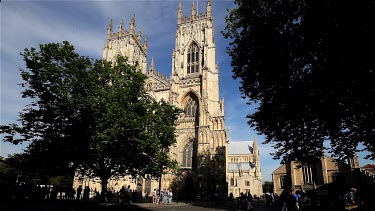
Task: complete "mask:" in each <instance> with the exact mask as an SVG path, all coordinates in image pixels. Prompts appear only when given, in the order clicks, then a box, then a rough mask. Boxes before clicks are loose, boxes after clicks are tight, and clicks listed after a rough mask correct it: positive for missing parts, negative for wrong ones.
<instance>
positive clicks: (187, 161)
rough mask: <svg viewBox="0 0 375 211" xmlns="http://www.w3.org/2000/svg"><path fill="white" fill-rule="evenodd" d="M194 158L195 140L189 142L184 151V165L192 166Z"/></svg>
mask: <svg viewBox="0 0 375 211" xmlns="http://www.w3.org/2000/svg"><path fill="white" fill-rule="evenodd" d="M192 160H193V142H188V143H187V144H186V145H185V147H184V151H183V152H182V166H183V167H191V166H192Z"/></svg>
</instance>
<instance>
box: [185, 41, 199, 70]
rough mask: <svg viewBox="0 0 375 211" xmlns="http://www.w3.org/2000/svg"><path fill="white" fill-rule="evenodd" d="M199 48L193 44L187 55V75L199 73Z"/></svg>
mask: <svg viewBox="0 0 375 211" xmlns="http://www.w3.org/2000/svg"><path fill="white" fill-rule="evenodd" d="M198 64H199V48H198V45H197V44H196V43H195V42H193V43H192V44H191V45H190V47H189V50H188V53H187V74H191V73H197V72H199V68H198V67H199V66H198Z"/></svg>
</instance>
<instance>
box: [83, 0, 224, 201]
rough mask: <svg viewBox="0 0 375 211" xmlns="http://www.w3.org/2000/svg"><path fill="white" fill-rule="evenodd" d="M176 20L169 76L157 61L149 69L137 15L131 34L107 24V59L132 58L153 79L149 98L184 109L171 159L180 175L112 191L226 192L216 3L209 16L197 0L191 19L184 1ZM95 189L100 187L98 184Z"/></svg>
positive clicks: (126, 182)
mask: <svg viewBox="0 0 375 211" xmlns="http://www.w3.org/2000/svg"><path fill="white" fill-rule="evenodd" d="M177 17H178V19H177V31H176V40H175V42H176V43H175V49H174V50H173V52H172V68H171V76H170V77H167V76H164V75H163V74H161V73H160V72H158V71H157V69H156V67H155V66H154V59H152V61H151V64H150V66H149V68H148V69H147V67H148V64H147V59H148V57H147V48H148V41H147V39H142V32H141V31H139V32H136V30H135V28H136V27H135V16H133V17H132V19H131V21H130V25H129V29H128V30H126V29H125V28H124V22H123V20H121V22H120V26H119V31H118V32H113V25H112V21H111V22H110V24H109V26H108V29H107V40H106V43H105V46H104V50H103V59H104V60H107V61H113V60H114V58H115V57H116V56H117V55H119V54H120V55H124V56H126V57H128V62H129V63H130V64H132V65H135V66H136V67H137V68H138V69H140V71H142V73H144V74H145V75H147V76H148V79H147V80H146V84H145V86H146V89H147V91H148V93H149V94H150V96H152V97H153V98H154V99H155V100H161V99H164V100H165V101H167V102H169V103H171V104H173V105H175V106H177V107H180V108H182V109H183V110H184V114H183V115H182V117H181V118H179V119H178V122H177V143H176V144H175V145H174V146H172V148H171V149H170V156H171V159H176V160H177V161H178V163H179V172H167V174H164V175H163V176H162V178H161V179H157V180H150V179H145V178H137V179H134V178H123V179H120V181H112V180H111V181H109V183H108V187H109V189H110V188H112V189H113V190H114V191H117V190H118V189H120V188H121V186H122V185H124V186H128V185H130V187H131V188H132V189H133V190H134V189H137V190H138V191H142V192H148V193H150V192H151V190H153V189H154V188H157V189H158V188H159V187H161V189H166V188H168V189H170V188H171V189H173V191H174V192H176V191H179V192H181V194H183V192H185V193H189V194H192V195H198V194H201V192H202V190H207V191H210V190H211V191H218V190H220V191H221V192H222V193H223V194H226V191H227V185H226V169H227V164H226V157H227V150H226V149H227V144H228V134H227V130H226V129H225V124H224V100H223V99H219V93H220V90H219V69H218V65H217V64H216V47H215V40H214V28H213V19H212V8H211V1H210V0H208V1H207V5H206V12H205V13H200V14H199V13H197V10H196V5H195V4H194V2H193V4H192V8H191V15H190V16H188V17H185V16H183V9H182V6H181V3H180V4H179V7H178V13H177ZM159 182H161V184H160V186H159ZM90 183H91V182H90ZM90 185H91V187H93V186H95V187H96V185H95V184H90ZM96 189H97V190H99V189H100V185H99V184H98V185H97V188H96Z"/></svg>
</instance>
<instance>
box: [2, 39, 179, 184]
mask: <svg viewBox="0 0 375 211" xmlns="http://www.w3.org/2000/svg"><path fill="white" fill-rule="evenodd" d="M21 55H22V56H23V59H24V61H25V64H26V68H27V69H26V70H21V75H22V78H23V80H24V82H23V83H22V84H21V86H22V87H24V88H25V90H24V91H23V92H22V96H23V97H24V98H29V99H31V100H32V102H31V103H30V104H29V105H27V106H26V107H25V109H23V111H22V112H20V115H19V116H20V123H19V124H10V125H2V126H1V131H0V132H1V133H4V134H5V136H4V141H9V142H11V143H14V144H17V143H20V142H25V141H27V142H30V144H29V146H28V147H27V149H26V150H25V153H24V155H23V156H25V157H27V159H28V160H34V161H35V162H34V163H39V165H44V166H43V168H45V169H49V170H54V169H56V167H60V168H61V169H63V170H66V169H68V168H73V169H75V170H76V169H78V170H81V173H82V174H84V175H85V176H98V177H100V179H101V180H102V187H103V189H102V190H103V191H105V189H106V184H107V180H108V179H109V178H110V177H112V176H121V175H133V176H138V175H141V176H144V175H145V174H147V175H150V176H158V175H159V174H160V172H161V170H160V169H161V168H169V167H174V165H175V162H174V161H172V160H170V159H169V151H168V149H169V147H170V146H171V145H172V144H173V143H175V141H176V137H175V126H176V125H175V122H176V120H177V118H178V115H179V113H180V112H181V111H180V109H178V108H177V107H174V106H171V105H169V104H167V103H166V102H164V101H161V102H156V101H155V100H154V99H152V98H151V97H150V96H148V94H147V93H146V91H145V89H144V81H145V79H146V76H145V75H143V74H142V73H141V72H140V71H138V70H136V68H135V67H134V66H131V65H129V64H128V63H127V59H126V58H124V57H121V56H118V57H117V60H116V61H114V63H113V64H115V65H113V64H112V63H110V62H106V61H102V60H93V59H90V58H88V57H84V56H80V55H79V54H77V53H76V52H75V50H74V46H72V45H71V44H69V42H67V41H65V42H63V43H62V44H61V43H48V44H43V45H40V46H39V50H37V49H35V48H30V49H25V51H24V52H23V53H21Z"/></svg>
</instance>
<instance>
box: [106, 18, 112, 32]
mask: <svg viewBox="0 0 375 211" xmlns="http://www.w3.org/2000/svg"><path fill="white" fill-rule="evenodd" d="M112 29H113V25H112V19H111V20H110V21H109V25H108V28H107V36H110V35H111V34H112Z"/></svg>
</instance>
